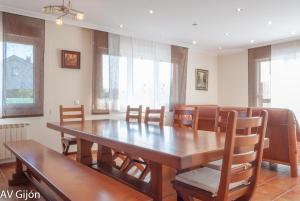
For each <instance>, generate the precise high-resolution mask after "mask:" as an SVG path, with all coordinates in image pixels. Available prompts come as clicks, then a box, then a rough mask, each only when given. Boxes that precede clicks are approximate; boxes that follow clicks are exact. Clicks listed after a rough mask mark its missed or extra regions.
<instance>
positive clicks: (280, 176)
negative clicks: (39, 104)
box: [0, 157, 300, 201]
mask: <svg viewBox="0 0 300 201" xmlns="http://www.w3.org/2000/svg"><path fill="white" fill-rule="evenodd" d="M73 158H74V157H73ZM13 172H14V166H13V165H12V164H11V165H1V166H0V173H1V174H0V189H1V190H3V189H5V190H7V189H32V188H33V187H31V186H25V187H24V186H20V187H15V188H11V187H8V185H7V180H8V179H9V178H10V176H11V175H12V173H13ZM299 172H300V168H299ZM0 200H5V199H0ZM7 200H8V199H7ZM15 200H16V199H15ZM39 200H44V199H39ZM253 200H254V201H268V200H276V201H299V200H300V177H298V178H291V177H290V175H289V168H288V167H287V166H282V165H278V166H276V165H273V166H269V164H267V163H264V164H263V167H262V173H261V176H260V180H259V186H258V189H257V191H256V193H255V196H254V198H253Z"/></svg>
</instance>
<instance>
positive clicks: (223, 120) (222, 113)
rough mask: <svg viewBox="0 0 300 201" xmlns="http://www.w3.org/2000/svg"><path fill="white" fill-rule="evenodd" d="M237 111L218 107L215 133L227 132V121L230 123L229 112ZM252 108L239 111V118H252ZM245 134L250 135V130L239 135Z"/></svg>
mask: <svg viewBox="0 0 300 201" xmlns="http://www.w3.org/2000/svg"><path fill="white" fill-rule="evenodd" d="M232 110H235V109H223V108H221V107H218V109H217V113H216V122H215V131H216V132H223V133H224V132H226V126H227V121H228V115H229V112H230V111H232ZM252 110H253V109H252V108H251V107H247V108H245V110H244V109H239V110H237V113H238V117H240V118H243V117H252ZM241 132H243V133H245V134H247V133H248V134H249V133H250V130H249V129H246V130H243V131H239V133H241Z"/></svg>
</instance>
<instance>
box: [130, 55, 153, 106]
mask: <svg viewBox="0 0 300 201" xmlns="http://www.w3.org/2000/svg"><path fill="white" fill-rule="evenodd" d="M153 76H154V62H153V61H152V60H147V59H138V58H135V59H134V61H133V96H134V97H133V99H132V102H133V104H134V105H147V106H150V107H154V102H153V97H154V78H153Z"/></svg>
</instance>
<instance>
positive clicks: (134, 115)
mask: <svg viewBox="0 0 300 201" xmlns="http://www.w3.org/2000/svg"><path fill="white" fill-rule="evenodd" d="M142 110H143V106H141V105H140V106H139V107H138V108H133V107H130V105H128V106H127V110H126V121H132V120H135V121H137V122H139V123H141V122H142Z"/></svg>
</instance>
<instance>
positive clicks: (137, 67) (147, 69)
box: [100, 55, 172, 111]
mask: <svg viewBox="0 0 300 201" xmlns="http://www.w3.org/2000/svg"><path fill="white" fill-rule="evenodd" d="M112 60H117V61H118V62H117V68H116V71H115V72H113V71H112V69H111V68H110V62H112ZM102 61H103V74H102V76H103V77H102V86H103V91H102V94H103V98H102V101H101V103H100V107H104V108H106V107H110V108H111V109H112V110H115V111H125V109H126V107H127V105H128V104H129V105H135V106H138V105H144V106H149V107H152V108H159V107H160V106H161V105H165V106H167V107H168V106H169V101H170V87H171V73H172V71H171V64H170V63H169V62H155V61H153V60H149V59H143V58H133V62H131V58H128V57H125V56H119V57H117V56H110V55H103V58H102ZM131 63H132V65H130V64H131ZM112 74H113V75H112ZM112 76H113V77H115V78H117V80H113V79H112V78H111V77H112ZM112 82H115V83H112ZM116 83H117V84H116Z"/></svg>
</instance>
